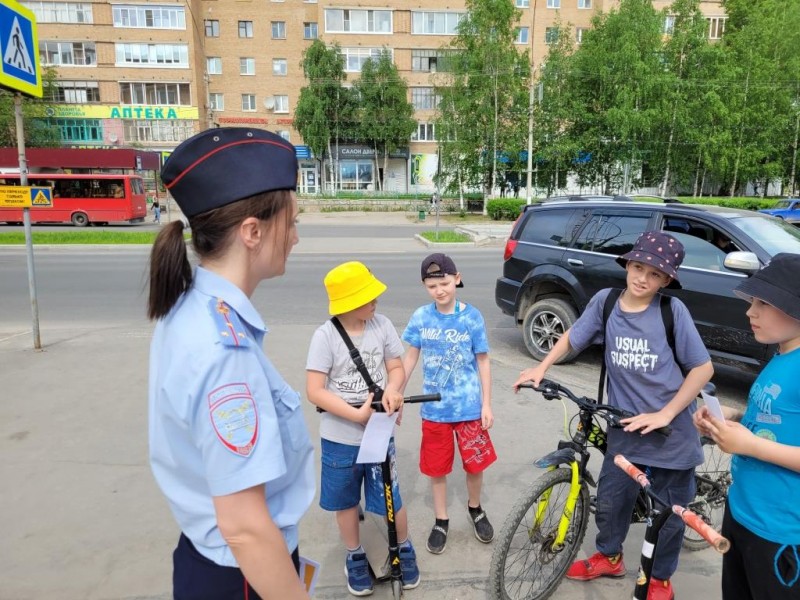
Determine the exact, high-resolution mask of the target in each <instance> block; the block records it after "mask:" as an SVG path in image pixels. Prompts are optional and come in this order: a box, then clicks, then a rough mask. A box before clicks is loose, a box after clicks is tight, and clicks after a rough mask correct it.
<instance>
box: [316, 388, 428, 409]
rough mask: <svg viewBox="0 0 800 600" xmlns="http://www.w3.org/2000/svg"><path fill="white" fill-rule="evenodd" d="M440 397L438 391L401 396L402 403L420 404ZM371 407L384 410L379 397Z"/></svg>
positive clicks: (355, 406) (359, 406)
mask: <svg viewBox="0 0 800 600" xmlns="http://www.w3.org/2000/svg"><path fill="white" fill-rule="evenodd" d="M441 399H442V395H441V394H439V393H438V392H437V393H436V394H417V395H414V396H406V397H405V398H403V404H420V403H422V402H439V401H440V400H441ZM350 406H352V407H354V408H361V407H362V406H364V403H363V402H359V403H358V404H351V405H350ZM372 408H374V409H375V410H376V411H377V412H384V410H383V404H381V399H380V398H378V399H377V400H373V401H372ZM317 412H318V413H323V412H326V411H325V409H324V408H320V407H319V406H318V407H317Z"/></svg>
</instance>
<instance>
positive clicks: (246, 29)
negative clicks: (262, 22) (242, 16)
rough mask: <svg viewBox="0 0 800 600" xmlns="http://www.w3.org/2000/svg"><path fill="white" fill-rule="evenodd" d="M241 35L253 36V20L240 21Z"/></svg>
mask: <svg viewBox="0 0 800 600" xmlns="http://www.w3.org/2000/svg"><path fill="white" fill-rule="evenodd" d="M239 37H240V38H251V37H253V22H252V21H239Z"/></svg>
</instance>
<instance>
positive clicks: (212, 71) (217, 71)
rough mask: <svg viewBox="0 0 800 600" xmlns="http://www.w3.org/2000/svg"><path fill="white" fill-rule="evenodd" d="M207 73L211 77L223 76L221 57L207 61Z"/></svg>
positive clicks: (213, 57) (214, 57)
mask: <svg viewBox="0 0 800 600" xmlns="http://www.w3.org/2000/svg"><path fill="white" fill-rule="evenodd" d="M206 71H208V74H209V75H222V59H221V58H220V57H219V56H210V57H208V58H207V59H206Z"/></svg>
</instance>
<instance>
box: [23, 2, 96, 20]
mask: <svg viewBox="0 0 800 600" xmlns="http://www.w3.org/2000/svg"><path fill="white" fill-rule="evenodd" d="M20 4H22V5H23V6H24V7H26V8H28V9H30V10H32V11H33V14H34V15H35V16H36V22H37V23H93V22H94V20H93V17H92V5H91V4H83V3H80V2H20Z"/></svg>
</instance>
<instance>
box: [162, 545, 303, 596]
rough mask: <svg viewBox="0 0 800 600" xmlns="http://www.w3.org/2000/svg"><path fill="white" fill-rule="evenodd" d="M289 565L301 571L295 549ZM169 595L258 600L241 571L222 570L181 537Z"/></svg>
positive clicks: (229, 568)
mask: <svg viewBox="0 0 800 600" xmlns="http://www.w3.org/2000/svg"><path fill="white" fill-rule="evenodd" d="M292 562H293V563H294V568H295V570H296V571H298V572H299V571H300V554H299V552H298V550H297V548H295V551H294V552H293V553H292ZM172 564H173V571H172V594H173V597H174V598H175V600H261V597H260V596H259V595H258V594H256V592H255V591H254V590H253V588H251V587H250V585H249V584H248V583H247V580H246V579H245V578H244V574H243V573H242V571H241V569H238V568H237V567H223V566H221V565H218V564H217V563H215V562H214V561H211V560H209V559H207V558H206V557H205V556H203V555H202V554H200V553H199V552H198V551H197V549H196V548H195V547H194V544H192V542H191V541H189V538H187V537H186V536H185V535H183V534H181V537H180V538H179V539H178V546H177V547H176V548H175V551H174V552H173V553H172Z"/></svg>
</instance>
